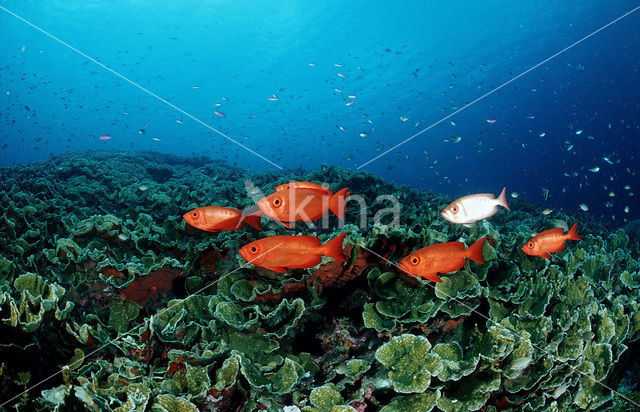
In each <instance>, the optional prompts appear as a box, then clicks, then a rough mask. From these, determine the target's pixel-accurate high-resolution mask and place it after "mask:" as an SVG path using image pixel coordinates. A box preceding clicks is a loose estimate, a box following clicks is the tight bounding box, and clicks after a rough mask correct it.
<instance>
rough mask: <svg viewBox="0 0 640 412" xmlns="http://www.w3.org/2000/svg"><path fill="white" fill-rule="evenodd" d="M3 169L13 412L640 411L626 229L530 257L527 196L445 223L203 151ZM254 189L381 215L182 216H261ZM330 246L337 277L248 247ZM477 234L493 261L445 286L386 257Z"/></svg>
mask: <svg viewBox="0 0 640 412" xmlns="http://www.w3.org/2000/svg"><path fill="white" fill-rule="evenodd" d="M0 175H1V176H0V177H1V179H0V187H1V188H0V205H1V207H2V208H1V209H0V210H2V214H1V215H0V231H1V232H2V236H1V237H0V319H1V320H2V322H0V348H1V352H0V362H1V364H0V387H1V388H2V391H1V392H2V394H3V397H2V402H5V401H9V400H10V402H9V404H7V405H5V406H7V407H9V405H10V406H12V407H14V408H18V409H24V410H51V409H55V410H68V409H69V408H77V409H88V410H94V411H102V410H113V411H132V410H150V411H196V410H212V411H225V410H274V411H275V410H284V411H289V412H293V411H309V412H312V411H319V412H323V411H332V412H338V411H364V410H365V409H366V410H381V411H387V412H389V411H406V410H412V411H429V410H432V409H437V410H442V411H468V410H485V411H491V410H500V409H508V408H517V409H519V410H567V409H571V410H574V409H595V408H603V409H604V408H610V409H614V410H625V408H631V405H632V404H631V403H630V402H629V401H628V400H625V398H623V397H619V396H617V395H615V394H614V393H613V392H612V391H611V390H610V389H608V388H614V389H617V390H618V391H620V392H621V393H622V394H623V395H624V396H625V397H627V398H630V399H632V400H633V399H636V400H637V399H639V398H640V396H638V394H637V392H634V391H637V390H638V388H637V387H636V386H635V385H634V384H633V382H634V380H635V382H637V380H638V377H640V371H639V369H640V368H639V367H638V366H637V364H636V365H634V364H633V361H635V359H637V354H638V346H637V339H638V337H639V336H640V307H639V306H640V262H639V252H638V243H637V242H638V241H637V234H635V233H634V234H632V235H631V238H630V235H629V234H627V233H626V232H625V231H623V230H622V229H618V230H610V229H607V228H606V227H605V226H603V225H601V224H599V223H597V222H595V221H587V222H583V221H580V236H581V237H582V240H581V241H580V242H578V243H575V244H571V245H570V246H569V247H567V248H566V249H565V250H563V251H560V252H558V253H555V254H554V256H553V257H552V259H541V258H537V257H530V256H526V255H525V254H524V253H522V251H521V250H520V247H521V246H522V245H523V244H524V243H525V242H526V240H527V239H529V238H530V237H531V234H532V233H533V232H539V231H542V230H544V229H549V228H551V227H552V224H551V223H550V222H549V219H547V218H546V217H545V216H543V215H542V214H541V213H539V211H537V209H536V208H535V207H534V206H531V205H528V204H526V203H525V202H524V201H521V200H519V199H517V200H516V201H514V202H512V204H511V205H510V207H511V210H512V212H510V213H499V214H498V215H496V216H494V217H493V218H492V219H491V220H490V221H481V222H477V223H476V224H475V225H474V226H473V227H472V228H464V227H460V226H456V225H452V224H450V223H448V222H446V221H445V220H444V219H442V218H440V216H439V211H440V210H441V209H442V207H444V206H445V205H447V204H448V203H450V202H451V200H452V199H450V198H447V197H444V196H438V195H436V194H434V193H430V192H420V191H416V190H413V189H410V188H407V187H398V186H395V185H393V184H391V183H388V182H385V181H383V180H381V179H379V178H377V177H375V176H373V175H371V174H368V173H362V172H359V173H355V172H352V171H347V170H342V169H339V168H334V167H323V168H322V169H321V170H319V171H315V172H306V173H293V172H290V173H273V172H268V173H261V174H254V175H248V174H246V172H244V171H242V170H241V169H237V168H234V167H230V166H229V165H227V164H224V163H222V162H219V161H212V160H209V159H206V158H196V159H184V158H178V157H174V156H169V155H161V154H157V153H127V154H120V153H118V154H115V153H110V152H87V153H82V154H73V155H64V156H58V157H54V158H52V159H50V160H48V161H47V162H43V163H40V164H35V165H30V166H20V167H15V168H11V169H4V170H2V171H0ZM248 179H250V180H251V181H252V182H253V185H255V187H257V188H260V189H261V190H262V191H263V192H264V193H265V194H268V193H272V192H273V191H274V189H275V187H276V186H278V185H280V184H284V183H287V182H289V181H310V182H318V183H323V182H327V183H329V184H330V186H331V188H332V189H335V190H337V189H339V188H343V187H349V190H350V191H351V192H352V193H354V194H358V195H360V196H362V197H363V198H364V199H365V200H366V202H367V204H368V205H369V210H368V217H367V220H366V221H365V225H363V226H360V225H359V223H360V215H359V214H358V210H357V209H358V208H357V207H348V212H347V214H346V217H345V221H346V224H345V225H342V224H341V223H340V221H339V220H338V219H337V218H336V217H335V216H331V217H329V219H330V222H331V225H330V226H329V228H321V227H319V226H318V227H316V228H314V229H311V228H309V227H307V226H305V225H304V224H302V223H298V224H297V226H296V229H294V230H289V229H286V228H284V227H282V226H280V225H277V224H276V223H274V222H272V221H269V220H263V223H262V225H263V228H264V229H265V231H264V232H257V231H256V230H254V229H252V228H250V227H244V228H241V229H238V230H235V231H229V232H220V233H208V232H203V231H198V230H197V229H194V228H192V227H190V226H189V225H187V224H185V222H184V220H183V219H182V215H183V214H184V213H185V212H186V211H189V210H193V209H196V208H198V207H201V206H206V205H210V204H212V202H215V205H217V206H224V207H231V208H236V209H239V210H242V209H243V208H244V207H247V206H250V205H251V204H252V199H251V198H250V197H249V196H248V195H247V193H246V191H245V181H246V180H248ZM381 194H387V195H394V196H395V197H396V198H398V200H399V201H400V204H401V206H402V207H401V209H400V225H398V226H385V225H384V224H380V223H378V224H374V221H373V216H374V214H375V213H376V212H378V211H381V210H383V209H385V208H387V207H389V205H388V202H387V201H385V200H383V199H377V196H378V195H381ZM559 217H562V216H556V218H559ZM564 217H565V218H566V220H567V221H573V219H572V218H571V219H570V216H564ZM388 220H389V219H386V220H385V219H383V221H382V223H385V222H387V221H388ZM339 233H347V236H346V240H345V243H344V253H345V257H346V259H347V262H346V263H342V262H339V261H335V260H333V259H330V258H327V257H323V258H322V262H321V263H320V264H319V265H317V266H315V267H313V268H310V269H293V270H288V271H287V273H284V274H279V273H278V274H276V273H274V272H272V271H269V270H266V269H263V268H260V267H254V266H252V265H249V264H247V263H246V262H245V261H244V259H242V258H241V257H240V256H239V255H238V253H237V251H238V249H239V248H240V247H242V246H243V245H246V244H248V243H250V242H252V241H255V240H257V239H260V238H264V237H269V236H274V235H284V234H296V235H310V236H316V237H318V238H319V239H320V240H321V241H322V243H325V242H326V241H327V240H329V239H332V238H334V237H335V236H336V235H338V234H339ZM485 236H486V237H487V239H488V241H487V242H484V244H483V246H482V248H483V249H482V251H483V257H484V262H485V263H484V264H480V263H476V262H473V261H468V262H467V263H466V264H465V266H464V267H463V268H461V269H460V270H458V271H456V272H453V273H450V274H447V275H444V276H442V283H438V284H435V283H433V282H429V281H427V280H424V279H418V278H414V277H411V276H408V275H407V274H405V273H403V272H402V271H400V270H399V269H398V268H397V267H395V266H394V265H393V264H390V263H388V261H391V262H398V261H399V260H400V259H401V258H403V257H404V256H407V255H408V254H409V253H411V252H412V251H415V250H417V249H419V248H422V247H425V246H428V245H431V244H434V243H440V242H448V241H460V242H464V243H465V244H466V245H467V246H468V245H471V244H472V243H473V242H475V241H477V240H478V239H481V238H483V237H485ZM387 260H388V261H387ZM633 356H635V358H634V357H633ZM56 372H61V373H58V374H57V375H55V376H54V377H53V378H52V379H50V380H47V381H45V382H43V383H42V384H39V383H40V381H42V380H43V379H45V378H47V377H49V376H50V375H51V374H54V373H56ZM33 385H37V386H35V387H33V388H32V386H33ZM26 389H30V390H29V391H28V392H27V393H26V394H24V395H21V396H19V397H15V398H14V395H18V394H20V393H21V392H23V391H25V390H26ZM631 409H632V408H631Z"/></svg>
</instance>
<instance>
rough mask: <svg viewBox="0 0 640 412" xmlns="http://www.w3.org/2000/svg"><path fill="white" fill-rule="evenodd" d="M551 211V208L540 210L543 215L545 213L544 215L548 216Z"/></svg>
mask: <svg viewBox="0 0 640 412" xmlns="http://www.w3.org/2000/svg"><path fill="white" fill-rule="evenodd" d="M551 213H553V210H552V209H544V210H543V211H542V214H543V215H545V216H548V215H550V214H551Z"/></svg>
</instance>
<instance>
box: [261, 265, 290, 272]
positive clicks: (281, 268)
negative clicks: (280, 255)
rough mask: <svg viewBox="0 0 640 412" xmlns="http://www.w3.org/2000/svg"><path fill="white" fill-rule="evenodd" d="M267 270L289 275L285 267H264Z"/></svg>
mask: <svg viewBox="0 0 640 412" xmlns="http://www.w3.org/2000/svg"><path fill="white" fill-rule="evenodd" d="M262 267H263V268H265V269H269V270H273V271H274V272H278V273H287V269H286V268H284V267H283V266H262Z"/></svg>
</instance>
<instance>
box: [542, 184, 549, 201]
mask: <svg viewBox="0 0 640 412" xmlns="http://www.w3.org/2000/svg"><path fill="white" fill-rule="evenodd" d="M541 189H542V198H543V199H544V200H549V199H551V191H550V190H549V189H547V188H546V187H542V188H541Z"/></svg>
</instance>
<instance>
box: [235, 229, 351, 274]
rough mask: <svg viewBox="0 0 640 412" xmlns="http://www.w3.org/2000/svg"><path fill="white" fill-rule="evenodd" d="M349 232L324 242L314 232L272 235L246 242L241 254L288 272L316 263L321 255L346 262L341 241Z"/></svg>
mask: <svg viewBox="0 0 640 412" xmlns="http://www.w3.org/2000/svg"><path fill="white" fill-rule="evenodd" d="M346 235H347V233H342V234H340V235H338V236H336V237H335V238H333V239H331V240H330V241H328V242H327V243H325V244H324V245H323V244H321V242H320V239H318V238H317V237H314V236H271V237H267V238H264V239H260V240H256V241H255V242H251V243H249V244H248V245H245V246H243V247H242V248H241V249H240V256H242V257H243V258H244V260H246V261H247V262H250V263H253V264H254V265H256V266H260V267H263V268H266V269H269V270H273V271H275V272H280V273H286V272H287V268H290V269H306V268H311V267H314V266H316V265H317V264H318V263H320V261H321V260H322V258H321V256H322V255H324V256H329V257H330V258H334V259H336V260H339V261H341V262H345V261H346V259H345V258H344V253H343V252H342V241H343V240H344V237H345V236H346Z"/></svg>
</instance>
